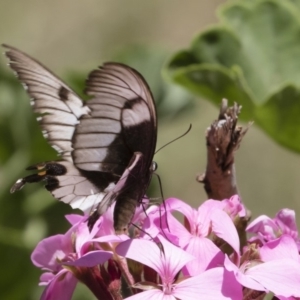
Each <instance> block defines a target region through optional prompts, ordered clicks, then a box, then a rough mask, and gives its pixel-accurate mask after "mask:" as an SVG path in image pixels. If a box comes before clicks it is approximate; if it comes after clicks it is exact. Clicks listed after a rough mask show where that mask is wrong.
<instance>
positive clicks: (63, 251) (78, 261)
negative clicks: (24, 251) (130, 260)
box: [31, 215, 112, 300]
mask: <svg viewBox="0 0 300 300" xmlns="http://www.w3.org/2000/svg"><path fill="white" fill-rule="evenodd" d="M85 219H86V218H85V217H78V216H75V215H72V216H68V220H69V221H70V222H71V223H72V222H74V223H75V224H74V225H73V226H72V227H71V229H70V230H68V231H67V233H66V234H64V235H63V234H58V235H55V236H51V237H48V238H46V239H44V240H42V241H41V242H39V243H38V245H37V246H36V248H35V249H34V251H33V253H32V255H31V260H32V262H33V264H34V265H36V266H37V267H39V268H41V269H42V270H44V271H46V272H45V273H44V274H42V276H41V278H40V279H41V282H40V285H46V288H45V290H44V292H43V295H42V297H41V299H47V300H52V299H53V300H54V299H66V300H67V299H71V297H72V294H73V291H74V289H75V286H76V284H77V281H78V279H80V280H81V281H84V278H83V277H84V272H85V271H86V270H87V268H92V267H94V266H96V265H98V264H103V263H104V262H106V261H107V260H108V259H109V258H111V257H112V253H111V252H108V251H103V250H94V251H90V246H91V243H90V240H91V239H92V237H93V234H94V233H93V232H92V233H90V232H89V230H88V227H87V223H86V222H84V221H85ZM76 221H77V222H76ZM82 267H84V268H82ZM90 271H91V273H92V270H90Z"/></svg>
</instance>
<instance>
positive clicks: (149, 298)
mask: <svg viewBox="0 0 300 300" xmlns="http://www.w3.org/2000/svg"><path fill="white" fill-rule="evenodd" d="M125 299H126V300H153V299H155V300H176V298H175V297H174V296H173V295H165V294H164V293H163V292H162V291H161V290H158V289H153V290H149V291H145V292H142V293H139V294H136V295H133V296H130V297H128V298H125Z"/></svg>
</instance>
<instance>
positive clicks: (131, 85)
mask: <svg viewBox="0 0 300 300" xmlns="http://www.w3.org/2000/svg"><path fill="white" fill-rule="evenodd" d="M4 47H5V48H7V51H6V56H7V57H8V58H9V60H10V63H9V65H10V67H11V68H12V69H13V70H14V71H15V72H16V73H17V76H18V78H19V80H20V81H21V82H22V83H23V85H24V86H25V87H26V91H27V93H28V94H29V96H30V97H31V98H32V106H33V111H34V112H35V113H38V114H39V117H38V122H39V124H40V126H41V129H42V132H43V135H44V137H45V138H46V139H47V141H48V142H49V143H50V145H51V146H52V147H53V148H55V149H56V150H57V151H58V152H59V154H60V156H61V160H60V161H51V162H45V163H40V164H37V165H35V166H32V167H30V168H28V169H30V170H37V173H36V174H32V175H29V176H27V177H24V178H21V179H19V180H17V182H16V183H15V185H14V186H13V187H12V189H11V192H15V191H16V190H19V189H21V188H22V187H23V186H24V185H25V184H26V183H31V182H38V181H45V182H46V188H47V189H48V190H49V191H50V192H51V193H52V195H53V196H54V197H55V198H57V199H59V200H61V201H63V202H65V203H68V204H70V205H71V206H72V207H73V208H79V209H81V210H83V211H84V212H85V213H88V214H91V213H92V212H93V211H95V210H96V211H97V213H96V214H97V215H98V216H99V215H101V214H103V213H104V212H105V211H106V209H107V208H108V207H109V206H110V205H111V204H112V203H113V202H114V201H116V207H115V212H114V226H115V229H116V231H117V232H119V233H120V232H124V231H126V227H127V226H128V224H129V223H130V221H131V218H132V216H133V214H134V209H135V207H136V206H137V205H138V204H139V203H140V202H141V201H142V199H143V197H144V194H145V192H146V189H147V187H148V185H149V182H150V179H151V175H152V168H151V166H152V159H153V155H154V151H155V145H156V135H157V120H156V111H155V104H154V101H153V97H152V94H151V91H150V89H149V87H148V85H147V83H146V82H145V80H144V79H143V77H142V75H140V74H139V73H138V72H137V71H135V70H134V69H132V68H130V67H128V66H126V65H123V64H119V63H106V64H104V65H103V66H102V67H100V68H98V69H96V70H94V71H92V72H91V73H90V75H89V76H88V79H87V81H86V90H85V92H86V94H87V95H89V96H91V97H92V99H90V100H89V101H87V102H86V103H84V102H83V101H82V100H81V99H80V97H79V96H78V95H77V94H76V93H75V92H74V91H73V90H72V89H70V88H69V87H68V86H67V85H66V84H65V83H64V82H62V81H61V80H60V79H58V78H57V77H56V76H55V75H54V74H53V73H52V72H51V71H49V70H48V69H47V68H46V67H44V66H43V65H42V64H40V63H39V62H37V61H36V60H34V59H33V58H31V57H29V56H28V55H26V54H25V53H23V52H21V51H19V50H17V49H15V48H13V47H10V46H6V45H4ZM125 212H126V213H125ZM125 214H126V217H125ZM123 217H124V220H123V219H122V218H123ZM94 219H95V215H94V217H93V218H92V217H91V218H90V221H89V223H90V225H91V226H92V223H93V222H92V221H93V220H94Z"/></svg>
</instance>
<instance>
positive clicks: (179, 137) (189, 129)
mask: <svg viewBox="0 0 300 300" xmlns="http://www.w3.org/2000/svg"><path fill="white" fill-rule="evenodd" d="M191 129H192V124H190V126H189V128H188V130H187V131H186V132H185V133H183V134H182V135H180V136H178V137H177V138H175V139H174V140H172V141H170V142H168V143H166V144H165V145H163V146H162V147H160V148H158V150H156V151H155V153H154V154H156V153H157V152H158V151H160V150H161V149H163V148H165V147H166V146H168V145H170V144H172V143H173V142H175V141H177V140H179V139H181V138H182V137H184V136H185V135H187V134H188V133H189V132H190V131H191Z"/></svg>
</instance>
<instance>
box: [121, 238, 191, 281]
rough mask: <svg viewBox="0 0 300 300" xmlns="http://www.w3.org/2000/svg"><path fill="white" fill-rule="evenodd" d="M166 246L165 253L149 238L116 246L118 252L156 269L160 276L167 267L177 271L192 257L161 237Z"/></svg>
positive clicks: (128, 241)
mask: <svg viewBox="0 0 300 300" xmlns="http://www.w3.org/2000/svg"><path fill="white" fill-rule="evenodd" d="M160 241H161V242H162V244H163V246H164V255H163V253H162V251H161V250H160V248H159V247H158V245H157V244H155V243H154V242H152V241H148V240H138V239H134V240H127V241H125V242H123V243H121V244H119V245H118V246H117V247H116V252H117V253H118V254H119V255H121V256H124V257H127V258H130V259H133V260H136V261H139V262H140V263H142V264H144V265H147V266H148V267H150V268H152V269H154V270H155V271H156V272H157V273H158V274H159V275H160V276H163V275H164V274H165V271H166V268H168V269H170V270H171V272H172V273H174V272H175V273H177V272H178V271H179V270H180V269H181V267H182V266H184V265H185V264H186V262H187V261H189V260H191V259H192V257H191V256H190V255H189V254H188V253H186V252H185V251H183V250H181V249H180V248H177V247H176V246H174V245H172V244H171V243H169V242H167V241H166V240H165V239H164V238H162V237H160Z"/></svg>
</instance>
